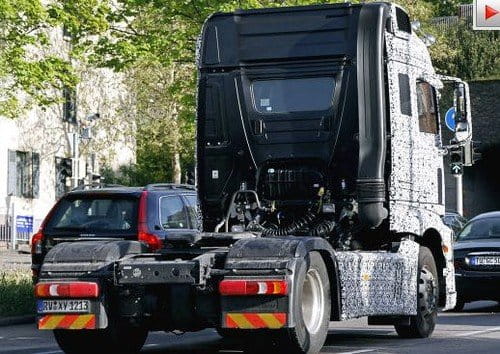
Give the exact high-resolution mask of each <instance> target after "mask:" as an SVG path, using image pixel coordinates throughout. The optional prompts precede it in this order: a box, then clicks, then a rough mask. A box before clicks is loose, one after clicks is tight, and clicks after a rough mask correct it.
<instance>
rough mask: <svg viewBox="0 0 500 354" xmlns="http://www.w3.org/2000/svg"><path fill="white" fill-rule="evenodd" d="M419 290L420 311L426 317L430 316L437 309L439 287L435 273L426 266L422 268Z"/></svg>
mask: <svg viewBox="0 0 500 354" xmlns="http://www.w3.org/2000/svg"><path fill="white" fill-rule="evenodd" d="M418 290H419V291H418V293H419V304H418V306H419V307H420V313H421V314H422V315H423V316H424V318H426V317H429V316H431V315H432V314H433V313H434V312H436V309H437V294H436V290H437V287H436V281H435V278H434V274H432V272H431V271H430V270H429V269H427V267H425V266H424V267H423V268H422V269H421V270H420V283H419V286H418Z"/></svg>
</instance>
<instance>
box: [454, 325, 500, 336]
mask: <svg viewBox="0 0 500 354" xmlns="http://www.w3.org/2000/svg"><path fill="white" fill-rule="evenodd" d="M496 331H500V327H493V328H490V329H485V330H482V331H472V332H466V333H460V334H457V335H456V336H455V337H468V336H475V335H477V334H483V333H488V332H496Z"/></svg>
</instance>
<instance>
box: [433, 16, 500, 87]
mask: <svg viewBox="0 0 500 354" xmlns="http://www.w3.org/2000/svg"><path fill="white" fill-rule="evenodd" d="M470 27H471V24H470V23H467V22H465V21H461V22H460V23H459V24H458V25H457V26H455V27H451V28H449V29H448V30H445V31H435V33H436V36H437V39H438V41H437V45H435V46H433V47H431V55H432V58H433V63H434V65H435V66H436V67H437V68H438V70H439V71H440V72H442V73H444V74H447V75H452V76H457V77H461V78H463V79H465V80H474V79H486V78H500V36H499V34H498V33H497V31H472V29H471V28H470Z"/></svg>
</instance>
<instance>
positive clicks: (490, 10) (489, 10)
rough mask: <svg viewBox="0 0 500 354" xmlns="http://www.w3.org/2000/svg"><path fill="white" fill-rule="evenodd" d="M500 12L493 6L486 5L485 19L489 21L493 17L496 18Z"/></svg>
mask: <svg viewBox="0 0 500 354" xmlns="http://www.w3.org/2000/svg"><path fill="white" fill-rule="evenodd" d="M499 12H500V11H498V10H495V9H494V8H492V7H491V6H488V5H485V7H484V18H485V19H486V20H487V19H489V18H490V17H493V16H495V15H496V14H498V13H499Z"/></svg>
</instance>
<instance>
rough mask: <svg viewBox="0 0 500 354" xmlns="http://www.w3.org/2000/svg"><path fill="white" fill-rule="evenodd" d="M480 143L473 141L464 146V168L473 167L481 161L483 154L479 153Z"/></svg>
mask: <svg viewBox="0 0 500 354" xmlns="http://www.w3.org/2000/svg"><path fill="white" fill-rule="evenodd" d="M479 145H480V143H479V142H478V141H471V142H470V143H468V144H465V145H464V166H472V165H473V164H474V162H476V161H477V160H480V159H481V153H480V152H478V151H477V150H478V148H479Z"/></svg>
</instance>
